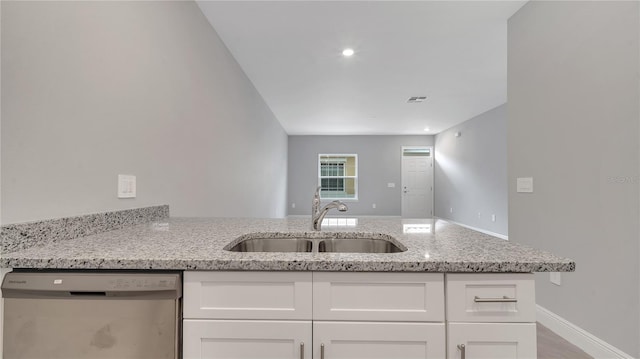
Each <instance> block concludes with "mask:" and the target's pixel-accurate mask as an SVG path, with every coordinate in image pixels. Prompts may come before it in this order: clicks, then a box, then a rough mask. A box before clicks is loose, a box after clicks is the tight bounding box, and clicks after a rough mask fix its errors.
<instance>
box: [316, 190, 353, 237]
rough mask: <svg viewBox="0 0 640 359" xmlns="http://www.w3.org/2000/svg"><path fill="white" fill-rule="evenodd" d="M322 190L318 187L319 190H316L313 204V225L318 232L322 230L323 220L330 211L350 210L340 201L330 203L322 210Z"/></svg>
mask: <svg viewBox="0 0 640 359" xmlns="http://www.w3.org/2000/svg"><path fill="white" fill-rule="evenodd" d="M321 188H322V186H318V188H316V193H315V194H314V195H313V202H311V218H312V224H313V229H314V230H316V231H319V230H320V229H321V227H322V220H323V219H324V216H326V215H327V212H329V210H330V209H332V208H337V209H338V211H340V212H346V211H347V210H348V209H349V208H348V207H347V205H346V204H344V203H342V202H340V201H333V202H330V203H329V204H327V205H326V206H324V207H322V209H320V189H321Z"/></svg>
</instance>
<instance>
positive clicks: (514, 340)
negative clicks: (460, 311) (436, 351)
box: [448, 323, 537, 359]
mask: <svg viewBox="0 0 640 359" xmlns="http://www.w3.org/2000/svg"><path fill="white" fill-rule="evenodd" d="M461 345H464V349H462V347H461ZM448 346H449V359H461V358H462V350H464V351H465V354H466V355H465V359H536V356H537V353H536V324H535V323H518V324H516V323H507V324H500V323H450V324H449V344H448Z"/></svg>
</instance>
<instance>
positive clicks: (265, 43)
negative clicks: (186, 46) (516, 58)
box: [198, 1, 526, 135]
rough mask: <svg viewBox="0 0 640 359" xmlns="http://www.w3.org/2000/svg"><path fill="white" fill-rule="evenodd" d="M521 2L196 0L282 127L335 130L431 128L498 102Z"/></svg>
mask: <svg viewBox="0 0 640 359" xmlns="http://www.w3.org/2000/svg"><path fill="white" fill-rule="evenodd" d="M525 2H526V1H199V2H198V4H199V6H200V8H201V9H202V11H203V13H204V14H205V16H206V17H207V18H208V20H209V22H210V23H211V24H212V26H213V27H214V28H215V30H216V31H217V32H218V34H219V35H220V37H221V38H222V40H223V41H224V43H225V44H226V46H227V47H228V48H229V50H230V51H231V53H232V54H233V56H234V57H235V58H236V60H237V61H238V63H239V64H240V66H241V67H242V68H243V69H244V71H245V72H246V74H247V76H248V77H249V79H250V80H251V81H252V82H253V84H254V85H255V87H256V88H257V90H258V91H259V92H260V94H261V95H262V97H263V98H264V100H265V101H266V103H267V105H268V106H269V107H270V108H271V110H272V111H273V113H274V114H275V116H276V117H277V118H278V120H279V121H280V123H281V124H282V126H283V127H284V128H285V130H286V131H287V133H289V134H292V135H300V134H316V135H330V134H333V135H335V134H425V133H427V134H434V133H438V132H440V131H442V130H445V129H447V128H449V127H451V126H453V125H456V124H458V123H460V122H463V121H466V120H468V119H470V118H472V117H474V116H476V115H479V114H481V113H483V112H485V111H487V110H489V109H492V108H494V107H496V106H499V105H501V104H503V103H505V102H506V97H507V19H508V18H509V17H510V16H511V15H513V14H514V13H515V12H516V11H517V10H518V9H520V7H522V5H523V4H524V3H525ZM345 48H352V49H353V50H354V51H355V54H354V55H353V56H351V57H345V56H343V55H342V51H343V50H344V49H345ZM412 96H426V97H427V99H426V100H425V101H424V102H421V103H407V100H408V99H409V97H412ZM425 128H429V131H425Z"/></svg>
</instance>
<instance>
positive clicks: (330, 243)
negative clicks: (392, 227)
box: [318, 238, 406, 253]
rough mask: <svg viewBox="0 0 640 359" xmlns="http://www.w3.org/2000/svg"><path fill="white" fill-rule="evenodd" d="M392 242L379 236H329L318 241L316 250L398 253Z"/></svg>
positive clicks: (401, 250)
mask: <svg viewBox="0 0 640 359" xmlns="http://www.w3.org/2000/svg"><path fill="white" fill-rule="evenodd" d="M404 251H406V249H402V248H400V247H398V246H397V245H395V244H394V243H392V242H390V241H387V240H385V239H380V238H330V239H323V240H322V241H320V243H318V252H334V253H399V252H404Z"/></svg>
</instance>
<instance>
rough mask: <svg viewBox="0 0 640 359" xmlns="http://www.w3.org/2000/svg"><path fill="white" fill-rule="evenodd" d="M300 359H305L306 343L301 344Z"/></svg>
mask: <svg viewBox="0 0 640 359" xmlns="http://www.w3.org/2000/svg"><path fill="white" fill-rule="evenodd" d="M300 359H304V343H300Z"/></svg>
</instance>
